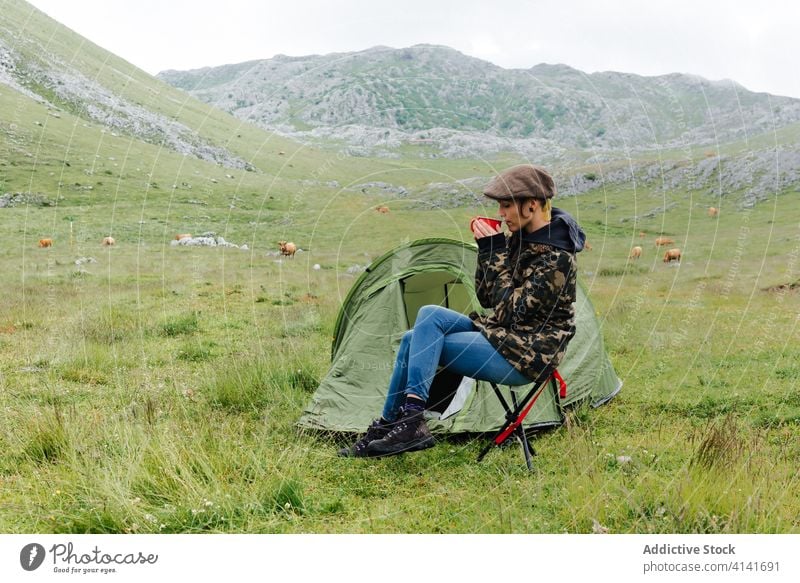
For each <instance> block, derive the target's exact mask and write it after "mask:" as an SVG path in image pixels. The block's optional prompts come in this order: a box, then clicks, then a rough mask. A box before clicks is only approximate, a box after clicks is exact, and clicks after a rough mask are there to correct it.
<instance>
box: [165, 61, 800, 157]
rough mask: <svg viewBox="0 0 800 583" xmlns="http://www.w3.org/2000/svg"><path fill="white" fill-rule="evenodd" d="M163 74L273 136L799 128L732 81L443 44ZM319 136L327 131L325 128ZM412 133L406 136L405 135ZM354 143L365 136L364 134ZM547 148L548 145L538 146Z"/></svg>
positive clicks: (589, 142)
mask: <svg viewBox="0 0 800 583" xmlns="http://www.w3.org/2000/svg"><path fill="white" fill-rule="evenodd" d="M157 77H158V78H160V79H162V80H164V81H165V82H168V83H170V84H171V85H173V86H175V87H177V88H180V89H182V90H184V91H187V92H188V93H189V94H191V95H193V96H194V97H197V98H198V99H200V100H201V101H204V102H206V103H209V104H211V105H213V106H215V107H217V108H220V109H222V110H224V111H227V112H229V113H231V114H232V115H235V116H236V117H239V118H240V119H243V120H246V121H248V122H250V123H254V124H256V125H259V126H261V127H264V128H268V129H271V130H275V129H277V130H279V131H284V132H286V133H287V134H288V135H295V136H297V137H300V138H313V137H315V136H314V133H313V132H314V130H320V131H322V133H324V134H327V135H334V134H335V132H330V131H325V130H324V128H332V127H340V128H342V129H343V130H346V131H345V132H344V134H345V136H344V139H345V140H346V141H347V140H348V139H350V138H348V137H347V136H346V134H347V132H348V131H349V132H350V133H355V134H357V133H358V132H353V131H352V128H353V127H360V128H362V129H363V131H362V133H363V132H369V131H370V130H373V129H385V130H388V131H390V132H395V133H398V132H399V134H398V136H396V137H398V139H400V141H403V140H404V139H405V140H409V139H411V140H415V139H416V140H418V139H425V136H420V135H417V134H418V133H419V132H425V131H431V130H436V131H440V130H444V131H451V132H461V133H467V134H470V133H471V134H485V135H487V136H490V137H499V138H502V139H505V140H512V141H514V142H515V143H516V142H519V143H516V144H515V145H524V142H525V140H544V141H546V142H550V143H554V144H556V145H557V146H559V147H563V148H567V149H569V148H579V149H601V150H607V149H620V148H634V149H636V150H649V149H654V148H665V147H666V148H669V147H680V146H682V145H683V144H685V143H687V142H691V143H693V144H713V143H717V142H726V141H732V140H736V139H741V138H742V137H745V136H746V135H753V134H758V133H763V132H765V131H768V130H769V129H770V128H771V127H774V126H783V125H787V124H790V123H794V122H797V121H800V100H798V99H793V98H789V97H781V96H773V95H770V94H766V93H755V92H751V91H748V90H746V89H745V88H744V87H742V86H741V85H740V84H738V83H737V82H735V81H731V80H715V81H711V80H708V79H704V78H702V77H700V76H697V75H690V74H683V73H669V74H665V75H658V76H652V77H647V76H643V75H637V74H634V73H620V72H613V71H612V72H608V71H606V72H595V73H584V72H582V71H580V70H578V69H575V68H573V67H570V66H569V65H564V64H548V63H539V64H536V65H533V66H532V67H530V68H528V69H504V68H502V67H500V66H498V65H495V64H493V63H490V62H488V61H483V60H481V59H477V58H475V57H470V56H467V55H464V54H462V53H460V52H459V51H457V50H455V49H452V48H449V47H442V46H441V45H414V46H412V47H406V48H401V49H393V48H380V49H376V48H370V49H365V50H362V51H357V52H351V53H332V54H329V55H321V56H320V55H308V56H301V57H278V56H276V57H273V58H271V59H262V60H251V61H247V62H246V63H239V64H232V65H223V66H219V67H207V68H203V69H201V70H190V71H171V72H162V73H159V74H158V75H157ZM317 133H319V132H317ZM401 134H405V136H403V135H401ZM356 141H358V140H357V139H356ZM539 146H541V144H539Z"/></svg>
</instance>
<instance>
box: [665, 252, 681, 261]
mask: <svg viewBox="0 0 800 583" xmlns="http://www.w3.org/2000/svg"><path fill="white" fill-rule="evenodd" d="M672 261H677V262H678V263H680V261H681V250H680V249H670V250H669V251H667V252H666V253H664V263H670V262H672Z"/></svg>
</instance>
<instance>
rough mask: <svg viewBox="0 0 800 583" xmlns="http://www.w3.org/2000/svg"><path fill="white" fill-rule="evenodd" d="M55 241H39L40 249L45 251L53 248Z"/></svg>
mask: <svg viewBox="0 0 800 583" xmlns="http://www.w3.org/2000/svg"><path fill="white" fill-rule="evenodd" d="M52 246H53V240H52V239H39V248H40V249H44V248H45V247H52Z"/></svg>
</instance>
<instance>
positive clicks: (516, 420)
mask: <svg viewBox="0 0 800 583" xmlns="http://www.w3.org/2000/svg"><path fill="white" fill-rule="evenodd" d="M490 384H491V385H492V390H494V394H495V395H497V398H498V399H499V400H500V404H501V405H502V406H503V409H504V410H505V412H506V420H505V423H503V425H502V426H501V427H500V430H499V431H498V432H497V433H496V434H495V436H494V438H493V439H492V441H491V442H489V444H488V445H487V446H486V447H484V448H483V451H481V453H480V454H478V461H479V462H480V461H481V460H482V459H483V458H484V457H485V456H486V454H487V453H489V450H490V449H492V447H494V446H500V445H502V444H503V442H505V441H506V439H508V438H509V437H510V436H511V435H516V436H517V437H518V438H519V440H520V441H521V442H522V452H523V454H524V455H525V465H527V466H528V470H533V465H532V464H531V455H536V452H535V451H534V450H533V448H532V447H531V445H530V443H529V442H528V437H527V435H525V429H524V428H523V427H522V422H523V421H524V420H525V417H526V416H527V415H528V413H529V412H530V410H531V409H532V408H533V405H534V403H536V399H538V398H539V395H541V394H542V393H543V392H544V390H545V389H546V388H547V387H548V386H552V387H553V390H554V391H556V392H557V393H558V396H559V397H560V398H561V399H564V398H566V396H567V383H566V382H565V381H564V379H563V378H562V377H561V375H560V374H559V372H558V370H556V369H553V372H552V374H551V375H550V376H549V377H547V378H546V379H545V380H544V382H543V383H541V384H540V385H538V386H536V385H534V386H533V388H532V389H531V390H530V391H528V393H527V394H526V395H525V396H524V397H523V398H522V400H520V401H519V402H518V401H517V391H516V390H515V389H516V388H518V387H513V386H512V387H509V388H510V389H511V403H512V404H513V406H514V408H513V409H512V408H511V407H509V405H508V402H507V401H506V399H505V397H503V393H501V392H500V389H499V388H498V386H497V383H490ZM522 386H525V385H522Z"/></svg>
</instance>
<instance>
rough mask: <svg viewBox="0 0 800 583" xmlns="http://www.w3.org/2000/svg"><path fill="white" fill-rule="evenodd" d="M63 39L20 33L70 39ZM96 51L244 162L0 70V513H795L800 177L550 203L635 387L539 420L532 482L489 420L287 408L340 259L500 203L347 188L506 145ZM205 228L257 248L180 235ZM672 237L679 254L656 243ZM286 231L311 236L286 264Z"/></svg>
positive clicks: (730, 521)
mask: <svg viewBox="0 0 800 583" xmlns="http://www.w3.org/2000/svg"><path fill="white" fill-rule="evenodd" d="M21 14H22V13H20V16H19V18H22V15H21ZM20 26H22V25H20ZM65 30H66V29H64V30H62V29H58V30H52V31H51V30H49V29H47V27H46V26H45V25H44V24H42V25H41V26H39V27H38V28H35V30H34V29H32V30H31V31H30V32H31V34H38V35H40V36H41V38H42V39H45V40H46V42H49V43H51V46H52V47H54V50H55V48H57V47H59V46H61V45H63V46H64V47H73V46H76V43H77V41H76V40H75V39H74V38H71V37H69V35H73V36H75V35H74V33H71V32H69V31H67V32H65ZM64 35H67V36H64ZM67 37H69V38H67ZM81 46H82V48H81V53H80V55H81V59H82V60H83V61H84V65H85V66H86V67H89V69H87V70H91V71H95V70H94V69H92V68H91V67H95V68H96V71H95V75H96V76H97V78H98V79H100V80H102V81H103V82H106V83H111V84H116V85H117V86H118V89H119V91H120V94H121V95H123V96H125V97H126V98H127V99H130V100H132V101H134V102H136V103H143V104H145V105H147V106H148V107H151V108H154V109H155V110H157V111H158V112H159V113H161V114H163V115H165V116H168V117H170V118H171V119H175V120H178V121H180V122H182V123H185V124H186V125H187V127H192V128H201V129H202V131H203V136H204V137H206V138H207V139H209V140H210V141H211V142H212V143H215V144H221V145H224V146H225V147H226V148H228V149H230V151H231V152H232V153H234V154H235V155H237V156H240V157H242V158H243V159H245V160H247V161H248V162H250V163H252V164H253V165H254V166H255V167H256V168H257V169H258V171H256V172H245V171H244V170H230V169H227V168H222V167H219V166H215V165H213V164H209V163H206V162H202V161H199V160H197V159H195V158H192V157H189V156H186V157H185V156H182V155H180V154H177V153H174V152H170V151H168V150H166V149H165V148H162V147H159V146H157V145H153V144H145V143H143V142H140V141H137V140H134V139H131V138H129V137H126V136H122V135H115V134H114V133H113V132H110V131H107V130H104V129H103V128H101V127H100V126H99V125H96V124H93V123H91V122H87V121H85V120H84V119H83V118H80V117H75V116H73V115H72V114H71V113H70V111H68V110H64V111H60V112H58V115H57V116H56V115H54V113H56V112H53V111H50V110H48V109H47V108H46V107H45V106H44V105H42V104H39V103H36V102H35V101H33V100H30V99H26V98H22V97H20V95H18V94H15V93H14V92H13V91H12V90H10V89H5V88H0V110H1V111H2V112H3V116H2V121H0V193H5V192H23V193H36V194H40V195H42V196H44V197H46V198H47V201H46V203H45V204H43V205H39V204H27V205H20V206H16V207H13V208H0V233H2V234H3V237H2V240H3V243H4V244H3V245H2V246H0V273H2V277H0V297H2V301H0V411H1V412H2V419H3V422H2V423H0V532H10V533H20V532H41V533H158V532H166V533H194V532H241V533H267V532H269V533H273V532H319V533H341V532H357V533H383V532H459V533H463V532H485V533H500V532H526V533H527V532H547V533H560V532H570V533H586V532H605V531H607V532H611V533H656V532H659V533H661V532H692V533H732V532H737V533H738V532H759V533H773V532H780V533H786V532H793V533H797V532H800V519H799V518H798V516H800V476H799V475H798V467H800V439H798V437H799V436H800V391H798V379H800V364H798V362H800V337H799V336H800V334H798V319H799V318H800V296H798V292H797V290H798V289H800V288H798V285H800V279H799V278H800V275H799V274H798V272H799V271H800V268H799V267H800V266H798V260H799V259H800V205H798V204H797V192H786V193H778V194H776V195H775V196H774V197H772V198H771V199H769V200H767V201H765V202H762V203H760V204H759V205H757V206H756V207H755V208H752V209H741V208H739V206H738V201H739V200H740V198H741V194H742V193H718V192H716V193H715V192H708V191H705V190H703V191H699V190H695V191H689V190H685V189H684V190H674V191H663V190H660V189H657V187H658V186H659V185H656V186H654V187H653V188H652V189H651V188H650V187H647V188H642V187H638V188H634V187H633V186H632V184H631V185H628V186H626V187H614V188H605V187H603V186H602V183H601V181H598V182H600V183H601V184H600V185H599V186H598V188H596V189H594V190H592V191H590V192H588V193H585V194H582V195H580V196H578V197H571V198H564V199H561V200H559V202H558V203H557V205H558V206H561V207H563V208H565V209H567V210H568V211H570V212H572V213H573V214H574V215H575V216H576V217H577V218H578V220H579V221H580V222H581V224H582V226H583V227H584V229H585V230H586V232H587V234H588V238H589V241H590V243H591V244H592V247H593V249H592V251H587V252H585V253H582V254H581V255H580V256H579V266H580V277H581V279H582V281H583V282H584V284H586V286H587V288H588V290H589V293H590V295H591V298H592V300H593V302H594V305H595V307H596V309H597V312H598V317H599V318H600V320H601V322H602V325H603V332H604V337H605V342H606V348H607V350H608V351H609V353H610V355H611V358H612V361H613V364H614V366H615V368H616V371H617V373H618V375H619V376H620V377H621V378H622V379H623V381H624V386H623V389H622V391H621V393H620V394H619V395H618V396H617V397H616V398H615V399H614V400H613V401H612V402H611V403H609V404H608V405H606V406H604V407H601V408H599V409H596V410H589V409H586V408H579V409H576V410H573V411H571V412H570V414H569V417H568V423H567V424H566V426H565V427H563V428H560V429H558V430H555V431H550V432H547V433H543V434H541V435H539V436H537V437H536V439H535V440H534V446H535V448H536V450H537V451H538V454H539V455H538V456H537V457H536V458H535V459H534V463H535V467H536V469H535V472H533V473H528V472H527V471H526V470H525V469H524V464H523V461H522V456H521V454H520V452H519V449H518V447H517V446H514V447H510V448H504V449H501V450H498V451H495V452H492V453H491V454H490V455H489V456H488V457H487V458H486V460H484V462H483V463H481V464H477V463H475V457H476V456H477V454H478V452H479V450H480V449H481V447H482V444H484V443H485V438H484V437H480V436H471V437H469V438H457V439H449V440H445V441H443V442H442V443H440V444H439V445H438V446H437V447H435V448H433V449H431V450H428V451H425V452H421V453H417V454H412V455H405V456H400V457H395V458H391V459H386V460H351V459H339V458H337V457H336V450H337V449H338V447H340V446H341V445H342V444H343V443H345V442H346V441H348V440H350V439H351V438H350V437H343V436H331V435H320V434H316V433H309V432H302V431H299V430H298V429H297V428H296V427H295V425H294V424H295V421H296V420H297V419H298V417H299V416H300V413H301V411H302V409H303V407H304V406H305V405H306V403H308V401H309V399H310V398H311V395H312V393H313V391H314V390H315V388H316V386H317V382H318V380H319V379H320V378H322V376H323V375H324V374H325V373H326V371H327V367H328V365H329V358H330V345H331V334H332V332H333V326H334V322H335V319H336V315H337V312H338V309H339V306H340V303H341V301H342V299H343V298H344V297H345V295H346V294H347V291H348V290H349V288H350V286H351V285H352V284H353V282H354V280H355V277H356V276H355V275H352V274H349V273H348V272H347V270H348V269H349V268H352V267H354V266H356V265H358V266H364V265H366V264H368V263H369V262H370V261H371V260H372V259H375V258H376V257H378V256H380V255H382V254H383V253H384V252H386V251H387V250H389V249H390V248H392V247H394V246H395V245H397V244H399V243H401V242H404V241H408V240H413V239H416V238H419V237H426V236H440V237H451V238H456V239H460V238H468V237H471V235H470V234H469V232H468V229H467V224H468V220H469V218H470V217H471V216H473V215H475V214H478V213H479V214H491V213H493V212H494V210H495V209H494V207H493V206H485V207H477V208H439V207H437V206H436V205H430V204H428V203H429V202H430V201H429V200H425V199H417V198H415V196H414V195H408V196H405V197H398V196H395V195H387V196H379V195H370V194H363V193H362V192H361V190H360V189H359V188H354V189H351V188H350V187H351V186H354V185H359V184H364V183H368V182H386V183H391V184H397V185H404V186H405V187H406V188H408V190H409V192H412V193H413V192H419V191H420V190H421V189H423V188H424V187H425V185H426V184H429V183H432V182H453V181H455V180H458V179H462V178H468V177H472V176H489V175H491V174H492V173H493V172H494V170H495V169H497V168H503V167H506V166H508V165H510V164H511V163H512V162H515V161H516V160H515V159H514V158H513V157H511V156H505V157H500V158H497V159H494V160H445V159H433V158H420V157H419V156H418V154H419V153H420V152H422V151H423V148H413V147H410V146H409V147H407V148H405V149H404V150H403V157H402V158H397V159H370V158H360V157H352V156H349V155H348V154H347V152H346V151H344V150H339V149H337V148H335V147H333V146H331V147H330V148H328V149H325V148H321V147H308V146H300V145H299V144H296V143H293V142H290V141H289V140H286V139H283V138H280V137H277V136H273V135H270V134H267V133H265V132H263V131H262V130H258V129H257V128H254V127H251V126H247V125H245V124H242V123H241V122H239V121H237V120H234V119H233V118H231V117H230V116H227V115H226V114H222V113H221V112H215V111H213V110H211V109H210V108H209V107H207V106H204V105H201V104H199V103H197V102H195V101H193V100H190V99H187V98H185V96H184V97H182V94H180V93H179V92H177V90H174V89H171V88H168V87H167V86H166V85H163V86H162V85H158V86H157V87H156V86H155V85H153V83H155V82H154V81H153V80H152V79H149V78H145V76H143V77H141V78H139V77H137V75H139V73H136V72H135V70H134V68H133V67H132V66H130V65H129V64H127V63H124V62H123V61H120V60H114V61H113V62H109V63H110V65H113V67H112V66H110V65H107V57H106V56H104V54H103V53H102V52H101V51H100V49H99V48H97V47H94V46H93V45H85V46H84V45H81ZM66 50H67V49H66V48H65V49H63V50H62V51H61V52H62V53H64V51H66ZM64 54H66V53H64ZM108 75H111V76H112V77H111V78H107V76H108ZM141 75H144V74H143V73H142V74H141ZM148 84H149V85H148ZM154 87H156V88H154ZM785 133H786V135H785V136H783V137H781V139H785V140H795V139H796V133H797V128H791V129H790V130H787V132H785ZM758 139H762V138H754V140H758ZM763 139H767V138H763ZM773 139H774V136H773ZM740 146H741V144H740V145H726V146H724V147H725V148H728V150H726V151H730V152H734V151H737V148H739V147H740ZM695 154H696V155H695ZM712 154H713V153H712ZM684 155H685V153H682V152H673V153H671V154H670V153H668V152H665V153H663V154H662V159H666V158H668V157H669V156H673V157H677V158H680V157H681V156H684ZM705 155H708V154H707V153H705V152H704V153H692V157H693V159H694V158H697V157H700V156H705ZM622 158H624V157H620V159H622ZM595 170H596V167H594V166H587V168H586V171H587V172H589V171H592V172H594V171H595ZM370 192H371V191H370ZM377 205H387V206H389V207H390V209H391V212H390V213H389V214H386V215H383V214H379V213H376V212H375V210H374V208H375V207H376V206H377ZM712 205H713V206H718V207H720V208H721V214H720V216H719V218H718V219H711V218H709V217H708V216H707V215H706V209H707V207H708V206H712ZM657 207H667V208H669V210H668V211H667V212H666V213H664V212H660V213H659V212H656V213H654V214H653V216H652V217H651V218H644V219H642V218H639V219H637V218H636V217H641V216H644V215H646V214H650V213H649V212H648V211H651V210H652V209H655V208H657ZM206 231H214V232H216V233H217V234H219V235H222V236H223V237H225V239H226V240H228V241H230V242H233V243H236V244H238V245H242V244H247V245H248V249H247V250H241V249H233V248H205V247H173V246H171V245H170V241H171V239H172V238H173V237H174V235H175V234H177V233H193V234H200V233H203V232H206ZM640 232H644V233H645V236H644V237H643V238H642V237H640ZM661 234H664V235H668V236H671V237H672V238H674V239H675V241H676V243H675V244H676V246H678V247H680V248H681V249H682V251H683V261H682V262H681V263H680V265H678V264H671V265H666V264H664V263H663V262H662V261H661V257H662V256H663V250H662V252H661V253H658V252H657V251H656V249H655V247H654V246H653V239H654V238H655V237H656V236H657V235H661ZM106 235H112V236H114V237H115V239H116V240H117V244H116V246H114V247H112V248H103V247H101V245H100V241H101V240H102V238H103V237H104V236H106ZM43 237H49V238H53V239H54V245H53V247H52V248H49V249H39V248H38V247H37V242H38V240H39V239H40V238H43ZM282 239H286V240H291V241H294V242H295V243H296V244H297V245H298V246H299V247H300V248H301V249H302V251H301V252H298V254H297V255H296V257H295V258H294V259H285V260H281V258H279V257H277V256H276V255H275V251H276V250H277V242H278V241H279V240H282ZM637 244H641V245H642V246H643V247H644V253H643V256H642V258H641V259H639V260H638V261H632V260H628V254H629V251H630V249H631V247H632V246H633V245H637ZM78 260H83V261H81V263H80V265H78V264H76V261H78ZM315 264H319V266H320V268H319V269H318V270H316V269H314V268H313V266H314V265H315ZM375 413H376V415H377V414H378V413H379V412H378V411H376V412H375Z"/></svg>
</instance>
